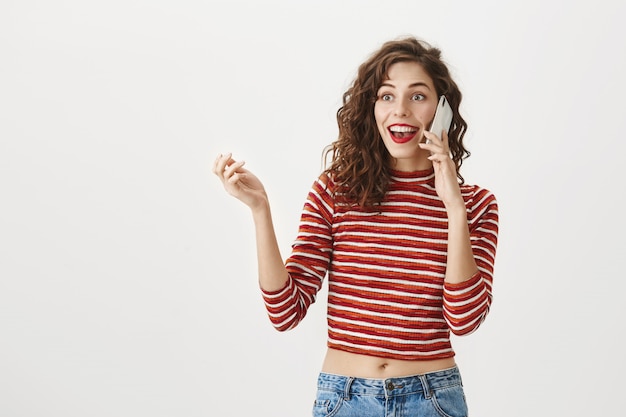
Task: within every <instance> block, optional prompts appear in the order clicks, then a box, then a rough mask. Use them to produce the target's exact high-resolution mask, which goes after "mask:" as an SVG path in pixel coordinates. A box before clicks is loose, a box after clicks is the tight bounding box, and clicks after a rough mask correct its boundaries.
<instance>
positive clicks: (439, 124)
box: [426, 96, 452, 143]
mask: <svg viewBox="0 0 626 417" xmlns="http://www.w3.org/2000/svg"><path fill="white" fill-rule="evenodd" d="M451 125H452V107H450V103H448V100H447V99H446V96H441V97H439V104H437V110H435V118H434V119H433V122H432V123H431V125H430V129H428V131H429V132H432V133H434V134H435V135H437V136H439V137H440V138H441V132H442V131H443V130H445V131H446V133H448V132H449V131H450V126H451ZM426 143H428V140H427V141H426Z"/></svg>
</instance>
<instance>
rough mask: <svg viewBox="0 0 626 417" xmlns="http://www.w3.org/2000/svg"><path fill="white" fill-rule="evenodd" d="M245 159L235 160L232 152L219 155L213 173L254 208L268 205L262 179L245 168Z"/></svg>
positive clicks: (232, 192) (234, 195) (231, 192)
mask: <svg viewBox="0 0 626 417" xmlns="http://www.w3.org/2000/svg"><path fill="white" fill-rule="evenodd" d="M244 164H245V162H244V161H235V160H234V159H233V158H232V154H230V153H228V154H226V155H219V156H218V157H217V158H216V159H215V162H214V164H213V173H214V174H215V175H217V177H218V178H219V179H220V180H221V181H222V184H223V185H224V189H225V190H226V191H227V192H228V193H229V194H230V195H232V196H233V197H235V198H237V199H238V200H240V201H242V202H243V203H244V204H246V205H247V206H248V207H250V208H251V209H252V210H254V209H256V208H258V207H261V206H267V194H266V192H265V188H264V187H263V184H262V183H261V181H260V180H259V179H258V178H257V177H256V176H255V175H254V174H253V173H252V172H250V171H248V170H247V169H245V168H244V167H243V166H244Z"/></svg>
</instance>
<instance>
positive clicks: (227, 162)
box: [213, 154, 289, 292]
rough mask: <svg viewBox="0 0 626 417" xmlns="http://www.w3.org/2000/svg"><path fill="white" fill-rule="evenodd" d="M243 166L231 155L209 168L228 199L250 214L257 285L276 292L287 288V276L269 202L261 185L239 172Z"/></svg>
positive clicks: (248, 174) (248, 173) (247, 173)
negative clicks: (252, 221)
mask: <svg viewBox="0 0 626 417" xmlns="http://www.w3.org/2000/svg"><path fill="white" fill-rule="evenodd" d="M244 164H245V162H243V161H235V160H234V159H233V158H232V155H231V154H226V155H219V156H218V157H217V159H216V160H215V163H214V165H213V173H214V174H215V175H217V177H218V178H219V179H220V180H221V181H222V184H223V185H224V189H225V190H226V191H227V192H228V193H229V194H230V195H232V196H233V197H235V198H237V199H238V200H240V201H241V202H243V203H244V204H246V205H247V206H248V207H249V208H250V210H251V211H252V218H253V220H254V227H255V234H256V248H257V262H258V273H259V285H260V286H261V289H262V290H264V291H268V292H271V291H278V290H280V289H282V288H284V287H285V286H286V285H287V280H288V278H289V276H288V274H287V269H286V268H285V263H284V261H283V259H282V257H281V254H280V249H279V247H278V242H277V240H276V233H275V232H274V224H273V222H272V213H271V210H270V204H269V199H268V197H267V193H266V192H265V188H264V187H263V184H262V183H261V181H260V180H259V179H258V178H257V177H256V176H255V175H254V174H252V173H251V172H250V171H248V170H247V169H245V168H243V166H244Z"/></svg>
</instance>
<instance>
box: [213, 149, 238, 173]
mask: <svg viewBox="0 0 626 417" xmlns="http://www.w3.org/2000/svg"><path fill="white" fill-rule="evenodd" d="M233 162H235V161H234V160H233V159H232V153H227V154H224V155H222V154H220V155H219V156H218V157H217V158H216V159H215V163H214V166H213V172H214V173H215V175H217V176H218V177H220V178H222V179H223V177H224V173H225V170H226V167H227V166H229V165H231V164H232V163H233Z"/></svg>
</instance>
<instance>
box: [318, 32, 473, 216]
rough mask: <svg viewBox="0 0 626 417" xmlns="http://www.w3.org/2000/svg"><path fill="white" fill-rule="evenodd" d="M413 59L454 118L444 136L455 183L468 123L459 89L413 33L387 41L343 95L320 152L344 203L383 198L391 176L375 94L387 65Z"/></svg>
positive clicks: (361, 203)
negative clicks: (331, 135) (334, 132)
mask: <svg viewBox="0 0 626 417" xmlns="http://www.w3.org/2000/svg"><path fill="white" fill-rule="evenodd" d="M398 62H416V63H418V64H420V65H421V66H422V68H423V69H424V70H425V71H426V72H427V73H428V75H429V76H430V77H431V78H432V80H433V83H434V86H435V90H436V92H437V95H438V96H440V95H445V96H446V98H447V99H448V102H449V103H450V106H451V107H452V111H453V117H452V126H451V128H450V131H449V134H448V139H449V145H450V152H451V155H452V160H453V161H454V163H455V165H456V170H457V176H458V178H459V181H460V183H461V184H462V183H463V181H464V180H463V177H462V176H461V174H460V168H461V165H462V163H463V160H464V159H466V158H467V157H469V156H470V153H469V151H468V150H467V149H465V147H464V146H463V136H464V135H465V132H466V130H467V123H466V122H465V120H463V118H462V117H461V115H460V114H459V105H460V103H461V98H462V95H461V91H460V90H459V88H458V86H457V84H456V83H455V82H454V80H452V77H451V76H450V73H449V71H448V68H447V67H446V65H445V63H444V62H443V61H442V59H441V51H440V50H439V49H438V48H435V47H432V46H430V45H429V44H428V43H426V42H424V41H421V40H418V39H416V38H414V37H407V38H402V39H398V40H393V41H388V42H386V43H384V44H383V45H382V47H381V48H380V49H379V50H378V51H377V52H375V53H374V54H372V55H371V56H370V57H369V59H368V60H367V61H365V62H364V63H363V64H361V66H359V69H358V71H357V76H356V78H355V80H354V81H353V83H352V85H351V86H350V87H349V88H348V90H347V91H346V92H345V93H344V94H343V105H342V107H340V108H339V110H338V111H337V124H338V126H339V136H338V138H337V140H336V141H334V142H333V143H332V144H330V145H329V146H328V147H327V148H326V150H325V151H324V156H325V159H326V158H328V156H329V155H330V156H331V161H330V165H329V166H328V167H327V168H326V170H325V171H324V172H325V173H326V174H328V175H329V176H331V177H332V178H333V181H334V182H335V184H336V185H337V186H338V190H341V191H340V192H338V193H337V197H338V198H339V199H340V200H341V201H342V202H345V203H348V204H356V205H359V206H361V207H370V206H374V205H377V204H380V202H381V201H382V200H383V198H384V197H385V194H386V192H387V188H388V185H389V182H390V179H391V167H392V163H393V157H392V156H391V154H389V152H388V151H387V149H386V147H385V145H384V143H383V141H382V140H381V137H380V133H379V131H378V128H377V126H376V120H375V117H374V105H375V103H376V94H377V91H378V89H379V88H380V86H381V84H382V83H383V82H384V81H385V80H386V79H387V73H388V71H389V68H390V67H391V65H393V64H395V63H398Z"/></svg>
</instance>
